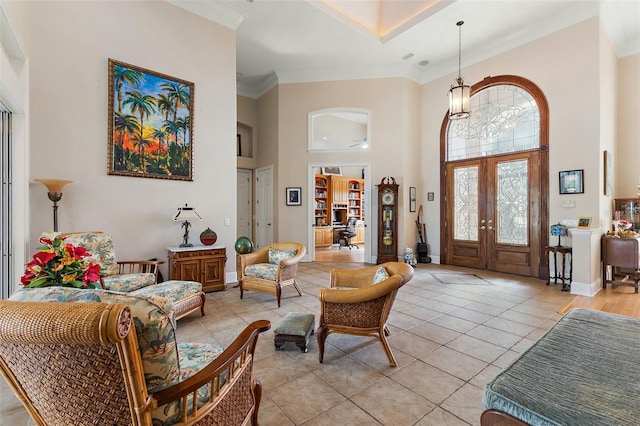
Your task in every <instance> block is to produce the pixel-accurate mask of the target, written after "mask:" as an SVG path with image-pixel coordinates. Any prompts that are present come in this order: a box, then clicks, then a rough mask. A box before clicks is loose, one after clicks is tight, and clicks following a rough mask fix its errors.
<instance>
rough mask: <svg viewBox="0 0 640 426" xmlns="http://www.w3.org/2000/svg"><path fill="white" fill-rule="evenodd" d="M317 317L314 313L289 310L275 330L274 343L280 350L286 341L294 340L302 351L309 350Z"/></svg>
mask: <svg viewBox="0 0 640 426" xmlns="http://www.w3.org/2000/svg"><path fill="white" fill-rule="evenodd" d="M314 326H315V317H314V316H313V314H305V313H300V312H289V313H288V314H287V315H286V316H285V317H284V319H283V320H282V322H281V323H280V325H279V326H278V328H276V329H275V330H274V333H275V337H274V339H273V343H274V345H275V347H276V350H279V349H280V347H282V345H284V344H285V343H286V342H293V343H295V344H296V346H298V347H299V348H300V350H301V351H302V352H307V345H308V344H309V336H311V335H312V334H313V329H314Z"/></svg>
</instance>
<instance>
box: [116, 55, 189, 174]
mask: <svg viewBox="0 0 640 426" xmlns="http://www.w3.org/2000/svg"><path fill="white" fill-rule="evenodd" d="M108 68H109V84H108V86H109V89H108V90H109V96H108V99H109V106H108V111H109V116H108V121H109V126H108V127H109V136H108V144H107V145H108V146H107V174H108V175H116V176H129V177H140V178H152V179H169V180H183V181H193V123H194V116H193V112H194V99H195V84H194V83H192V82H189V81H186V80H182V79H180V78H177V77H172V76H169V75H166V74H162V73H159V72H156V71H152V70H149V69H146V68H142V67H138V66H136V65H131V64H127V63H124V62H121V61H118V60H115V59H111V58H109V61H108Z"/></svg>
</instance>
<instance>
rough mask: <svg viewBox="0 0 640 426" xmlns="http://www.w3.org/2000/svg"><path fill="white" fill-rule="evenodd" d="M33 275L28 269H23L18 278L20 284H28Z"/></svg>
mask: <svg viewBox="0 0 640 426" xmlns="http://www.w3.org/2000/svg"><path fill="white" fill-rule="evenodd" d="M34 277H35V275H33V274H32V273H31V272H30V271H29V270H26V271H24V275H23V276H22V277H21V278H20V282H21V283H22V285H29V283H30V282H31V280H32V279H33V278H34Z"/></svg>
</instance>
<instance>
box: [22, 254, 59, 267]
mask: <svg viewBox="0 0 640 426" xmlns="http://www.w3.org/2000/svg"><path fill="white" fill-rule="evenodd" d="M55 257H56V254H55V253H49V252H45V251H39V252H38V253H36V254H34V255H33V260H32V261H31V262H29V264H35V265H42V266H44V265H46V264H47V263H48V262H49V261H50V260H52V259H55Z"/></svg>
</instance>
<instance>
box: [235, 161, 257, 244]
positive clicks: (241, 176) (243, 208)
mask: <svg viewBox="0 0 640 426" xmlns="http://www.w3.org/2000/svg"><path fill="white" fill-rule="evenodd" d="M237 174H238V179H237V182H238V184H237V185H238V191H237V197H238V199H237V212H238V213H237V219H236V222H237V226H238V229H237V230H236V232H237V234H236V235H237V236H238V237H247V238H249V239H250V240H252V241H253V235H252V232H251V230H252V226H251V220H252V217H253V208H252V205H251V188H252V184H251V183H252V179H251V174H252V173H251V170H247V169H238V172H237Z"/></svg>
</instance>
